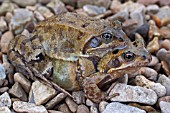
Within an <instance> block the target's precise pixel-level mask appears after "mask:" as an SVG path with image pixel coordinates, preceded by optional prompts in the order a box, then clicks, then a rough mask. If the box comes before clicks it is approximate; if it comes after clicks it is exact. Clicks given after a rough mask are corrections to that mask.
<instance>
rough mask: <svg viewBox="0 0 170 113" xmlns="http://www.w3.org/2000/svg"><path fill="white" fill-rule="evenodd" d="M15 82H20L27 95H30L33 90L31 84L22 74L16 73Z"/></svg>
mask: <svg viewBox="0 0 170 113" xmlns="http://www.w3.org/2000/svg"><path fill="white" fill-rule="evenodd" d="M14 81H15V82H18V83H19V84H20V85H21V86H22V87H23V89H24V91H25V92H26V93H29V91H30V88H31V82H30V81H29V80H28V79H27V78H26V77H25V76H23V75H22V74H21V73H15V74H14Z"/></svg>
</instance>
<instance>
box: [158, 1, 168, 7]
mask: <svg viewBox="0 0 170 113" xmlns="http://www.w3.org/2000/svg"><path fill="white" fill-rule="evenodd" d="M159 4H160V5H161V6H164V5H165V6H166V5H170V0H159Z"/></svg>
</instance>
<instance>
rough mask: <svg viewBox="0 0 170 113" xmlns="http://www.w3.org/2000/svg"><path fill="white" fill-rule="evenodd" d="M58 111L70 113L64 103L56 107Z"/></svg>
mask: <svg viewBox="0 0 170 113" xmlns="http://www.w3.org/2000/svg"><path fill="white" fill-rule="evenodd" d="M58 110H59V111H62V112H63V113H72V112H71V111H70V109H69V108H68V106H67V105H66V104H65V103H64V104H60V105H59V106H58Z"/></svg>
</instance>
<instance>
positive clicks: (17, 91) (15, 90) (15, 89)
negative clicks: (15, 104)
mask: <svg viewBox="0 0 170 113" xmlns="http://www.w3.org/2000/svg"><path fill="white" fill-rule="evenodd" d="M9 94H10V95H12V96H14V97H17V98H19V99H21V100H22V101H27V100H28V99H27V95H26V93H25V91H24V90H23V88H22V87H21V85H20V84H19V83H18V82H15V84H14V85H13V86H12V88H11V89H9Z"/></svg>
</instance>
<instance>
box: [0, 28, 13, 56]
mask: <svg viewBox="0 0 170 113" xmlns="http://www.w3.org/2000/svg"><path fill="white" fill-rule="evenodd" d="M13 38H14V35H13V33H12V31H7V32H5V33H4V34H3V35H2V37H1V42H0V46H1V52H2V53H5V54H6V53H7V52H8V46H9V43H10V41H11V40H12V39H13Z"/></svg>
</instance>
